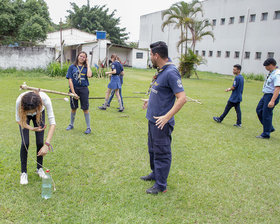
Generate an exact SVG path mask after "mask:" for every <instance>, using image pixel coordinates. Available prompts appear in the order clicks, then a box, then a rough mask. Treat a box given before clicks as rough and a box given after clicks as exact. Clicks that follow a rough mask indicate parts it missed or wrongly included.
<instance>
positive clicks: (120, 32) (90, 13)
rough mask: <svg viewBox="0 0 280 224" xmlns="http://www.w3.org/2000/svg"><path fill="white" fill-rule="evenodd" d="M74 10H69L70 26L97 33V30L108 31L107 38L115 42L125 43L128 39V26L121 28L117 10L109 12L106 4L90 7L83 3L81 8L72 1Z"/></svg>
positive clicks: (68, 20)
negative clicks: (116, 16)
mask: <svg viewBox="0 0 280 224" xmlns="http://www.w3.org/2000/svg"><path fill="white" fill-rule="evenodd" d="M71 5H72V10H68V13H69V15H68V16H67V23H68V25H69V27H75V28H77V29H80V30H83V31H86V32H89V33H95V31H96V30H100V31H101V30H102V31H106V33H107V38H108V39H110V40H111V41H112V42H113V43H115V44H125V40H127V39H128V36H127V35H128V33H125V31H126V28H120V27H119V25H120V18H115V13H116V10H114V11H113V12H112V13H110V14H109V13H108V12H109V9H108V8H106V5H103V6H97V5H96V6H94V7H92V8H91V7H89V5H83V6H81V8H80V7H79V6H77V4H75V3H71Z"/></svg>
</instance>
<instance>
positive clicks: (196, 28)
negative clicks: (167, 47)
mask: <svg viewBox="0 0 280 224" xmlns="http://www.w3.org/2000/svg"><path fill="white" fill-rule="evenodd" d="M208 27H212V25H211V24H210V23H209V21H208V20H207V19H204V20H202V21H197V20H194V21H193V22H192V23H190V25H189V29H190V31H191V33H192V50H193V52H194V51H195V45H196V42H197V41H201V40H202V38H203V37H205V36H211V37H212V39H213V40H214V39H215V38H214V33H213V32H212V31H210V30H207V31H205V29H206V28H208Z"/></svg>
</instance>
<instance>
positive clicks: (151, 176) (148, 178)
mask: <svg viewBox="0 0 280 224" xmlns="http://www.w3.org/2000/svg"><path fill="white" fill-rule="evenodd" d="M140 179H141V180H144V181H151V180H155V178H154V175H153V174H152V173H150V174H149V175H147V176H142V177H140Z"/></svg>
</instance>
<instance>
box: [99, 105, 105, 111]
mask: <svg viewBox="0 0 280 224" xmlns="http://www.w3.org/2000/svg"><path fill="white" fill-rule="evenodd" d="M98 109H100V110H106V107H105V106H104V105H102V106H100V107H98Z"/></svg>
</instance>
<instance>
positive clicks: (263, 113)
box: [256, 58, 280, 139]
mask: <svg viewBox="0 0 280 224" xmlns="http://www.w3.org/2000/svg"><path fill="white" fill-rule="evenodd" d="M263 65H264V66H265V69H266V70H267V71H268V72H269V73H268V75H267V76H266V79H265V81H264V85H263V90H262V91H263V93H264V95H263V97H262V98H261V100H260V102H259V104H258V106H257V108H256V112H257V115H258V118H259V120H260V122H261V124H262V125H263V133H262V134H261V135H258V136H256V137H257V138H261V139H269V138H270V133H271V132H274V131H275V129H274V127H273V125H272V117H273V109H274V107H275V106H276V105H277V104H278V102H279V92H280V70H279V69H277V67H276V61H275V60H274V59H273V58H268V59H266V60H265V61H264V63H263Z"/></svg>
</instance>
